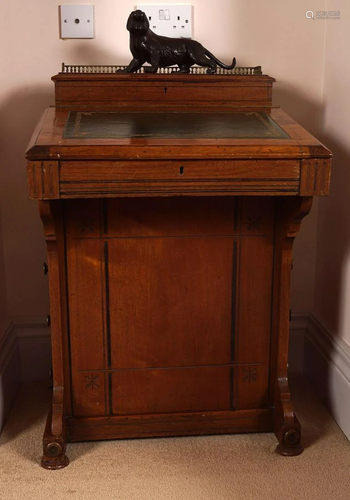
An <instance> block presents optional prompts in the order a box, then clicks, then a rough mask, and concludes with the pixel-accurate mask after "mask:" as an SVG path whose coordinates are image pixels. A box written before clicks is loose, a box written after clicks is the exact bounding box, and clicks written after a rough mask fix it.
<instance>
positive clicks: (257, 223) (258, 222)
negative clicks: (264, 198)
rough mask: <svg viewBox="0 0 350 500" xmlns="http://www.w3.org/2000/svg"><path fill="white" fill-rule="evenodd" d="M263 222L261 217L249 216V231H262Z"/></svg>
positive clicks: (247, 221) (247, 224) (247, 223)
mask: <svg viewBox="0 0 350 500" xmlns="http://www.w3.org/2000/svg"><path fill="white" fill-rule="evenodd" d="M262 225H263V221H262V218H261V216H260V215H248V217H247V220H246V228H247V231H260V229H261V228H262Z"/></svg>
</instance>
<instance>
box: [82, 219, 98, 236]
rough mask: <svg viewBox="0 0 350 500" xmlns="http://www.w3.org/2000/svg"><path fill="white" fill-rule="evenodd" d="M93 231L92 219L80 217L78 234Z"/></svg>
mask: <svg viewBox="0 0 350 500" xmlns="http://www.w3.org/2000/svg"><path fill="white" fill-rule="evenodd" d="M94 231H95V229H94V220H93V219H81V220H80V225H79V232H80V234H91V233H93V232H94Z"/></svg>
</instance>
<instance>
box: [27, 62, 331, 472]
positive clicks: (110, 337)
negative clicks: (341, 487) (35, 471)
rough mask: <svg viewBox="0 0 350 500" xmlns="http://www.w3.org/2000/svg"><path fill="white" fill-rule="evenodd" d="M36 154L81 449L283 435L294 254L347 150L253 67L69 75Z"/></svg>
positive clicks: (35, 186)
mask: <svg viewBox="0 0 350 500" xmlns="http://www.w3.org/2000/svg"><path fill="white" fill-rule="evenodd" d="M53 80H54V82H55V95H56V106H55V107H53V108H50V109H48V110H47V111H46V113H45V115H44V117H43V119H42V120H41V122H40V124H39V125H38V127H37V129H36V131H35V133H34V135H33V138H32V141H31V143H30V145H29V148H28V151H27V167H28V184H29V195H30V198H31V199H33V200H38V201H39V208H40V214H41V218H42V221H43V225H44V232H45V238H46V242H47V249H48V270H49V272H48V275H49V291H50V315H51V334H52V353H53V401H52V408H51V411H50V414H49V417H48V421H47V426H46V430H45V434H44V456H43V460H42V465H43V466H44V467H46V468H49V469H58V468H61V467H64V466H66V465H67V464H68V458H67V456H66V443H67V442H74V441H84V440H99V439H115V438H136V437H155V436H185V435H203V434H221V433H236V432H261V431H271V430H273V431H274V432H275V434H276V437H277V439H278V442H279V444H278V447H277V449H278V451H279V452H280V453H281V454H283V455H297V454H299V453H301V451H302V446H301V441H300V435H301V433H300V424H299V422H298V420H297V418H296V416H295V414H294V411H293V406H292V402H291V397H290V391H289V387H288V374H287V358H288V337H289V294H290V292H289V288H290V272H291V262H292V243H293V240H294V238H295V236H296V234H297V232H298V230H299V227H300V223H301V221H302V218H303V217H304V216H305V215H307V213H308V212H309V210H310V208H311V203H312V198H313V196H318V195H326V194H327V193H328V189H329V179H330V162H331V153H330V152H329V151H328V150H327V149H326V148H325V147H324V146H323V145H322V144H320V143H319V142H318V141H317V140H316V139H315V138H314V137H312V136H311V135H310V134H309V133H308V132H306V131H305V130H304V129H303V128H302V127H300V126H299V125H298V124H297V123H296V122H295V121H293V120H292V119H291V118H290V117H288V116H287V115H286V114H285V113H284V112H283V111H282V110H281V109H275V108H273V107H272V104H271V95H272V83H273V81H274V80H273V78H270V77H268V76H265V75H258V74H250V75H249V74H247V75H236V74H233V75H232V74H230V75H229V74H225V75H204V74H190V75H181V74H176V73H172V74H153V75H152V74H93V73H89V74H81V73H64V72H63V73H60V74H58V75H57V76H55V77H54V78H53Z"/></svg>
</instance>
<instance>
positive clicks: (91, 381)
mask: <svg viewBox="0 0 350 500" xmlns="http://www.w3.org/2000/svg"><path fill="white" fill-rule="evenodd" d="M99 378H100V376H99V375H94V374H93V373H91V375H85V383H86V389H91V390H92V391H93V390H94V389H98V388H99V385H98V383H97V382H98V380H99Z"/></svg>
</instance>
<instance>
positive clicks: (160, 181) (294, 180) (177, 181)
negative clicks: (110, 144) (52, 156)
mask: <svg viewBox="0 0 350 500" xmlns="http://www.w3.org/2000/svg"><path fill="white" fill-rule="evenodd" d="M59 177H60V180H59V183H60V195H61V197H62V198H77V197H101V196H104V197H107V196H167V195H187V194H188V195H208V194H216V195H225V194H236V193H242V194H246V195H257V194H262V195H270V194H271V195H297V194H299V178H300V162H299V161H298V160H225V161H215V160H214V161H193V160H190V161H187V160H186V161H142V162H141V161H140V162H138V161H94V162H92V161H62V162H61V165H60V175H59Z"/></svg>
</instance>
